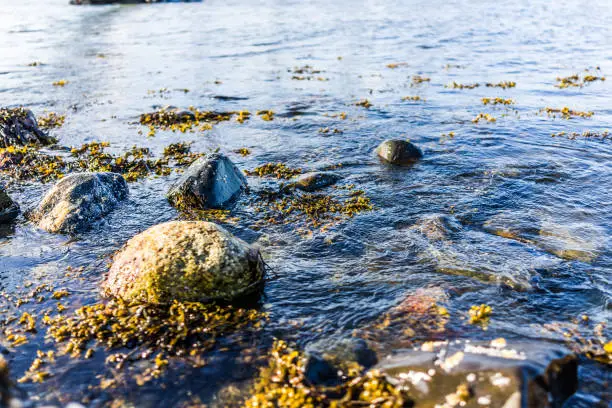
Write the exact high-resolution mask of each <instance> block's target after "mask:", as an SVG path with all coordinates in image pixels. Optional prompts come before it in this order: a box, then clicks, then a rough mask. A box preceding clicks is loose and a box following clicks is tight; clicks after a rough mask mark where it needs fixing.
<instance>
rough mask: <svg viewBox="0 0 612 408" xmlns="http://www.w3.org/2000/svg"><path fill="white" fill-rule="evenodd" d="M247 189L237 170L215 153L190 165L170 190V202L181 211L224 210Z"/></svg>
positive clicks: (230, 162) (244, 179)
mask: <svg viewBox="0 0 612 408" xmlns="http://www.w3.org/2000/svg"><path fill="white" fill-rule="evenodd" d="M246 188H247V181H246V178H245V177H244V175H243V174H242V172H241V171H240V170H239V169H238V167H236V165H235V164H234V163H233V162H232V161H231V160H230V159H229V158H228V157H227V156H225V155H223V154H220V153H216V154H213V155H210V156H207V157H202V158H200V159H198V160H196V161H195V162H194V163H193V164H191V166H189V168H188V169H187V170H185V173H184V174H183V175H182V176H181V178H180V179H179V180H177V181H176V182H175V183H174V185H172V187H171V188H170V190H169V192H168V200H169V201H170V203H171V204H172V205H173V206H175V207H177V208H179V209H207V208H225V207H227V206H228V205H230V204H231V203H232V202H233V201H234V200H235V199H236V198H237V197H238V196H239V195H240V193H241V192H242V191H244V190H245V189H246Z"/></svg>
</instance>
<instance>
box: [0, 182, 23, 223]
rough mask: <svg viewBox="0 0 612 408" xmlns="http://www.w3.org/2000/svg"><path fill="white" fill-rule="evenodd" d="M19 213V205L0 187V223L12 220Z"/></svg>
mask: <svg viewBox="0 0 612 408" xmlns="http://www.w3.org/2000/svg"><path fill="white" fill-rule="evenodd" d="M17 215H19V206H18V205H17V204H16V203H15V202H14V201H13V200H12V199H11V197H10V196H9V195H8V194H7V193H6V191H4V190H3V189H2V188H0V223H6V222H11V221H13V220H14V219H15V218H16V217H17Z"/></svg>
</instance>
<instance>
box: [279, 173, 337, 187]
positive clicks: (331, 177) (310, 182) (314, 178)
mask: <svg viewBox="0 0 612 408" xmlns="http://www.w3.org/2000/svg"><path fill="white" fill-rule="evenodd" d="M341 179H342V177H340V176H339V175H337V174H334V173H327V172H321V173H320V172H313V173H306V174H302V175H301V176H300V177H299V178H298V179H297V180H296V181H295V182H294V183H290V184H287V185H286V186H285V189H292V188H296V189H298V190H302V191H307V192H313V191H317V190H321V189H324V188H325V187H329V186H333V185H334V184H336V183H337V182H338V181H339V180H341Z"/></svg>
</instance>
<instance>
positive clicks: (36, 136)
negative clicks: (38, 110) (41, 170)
mask: <svg viewBox="0 0 612 408" xmlns="http://www.w3.org/2000/svg"><path fill="white" fill-rule="evenodd" d="M53 143H55V139H53V138H52V137H50V136H48V135H47V134H46V133H45V132H43V131H42V130H40V129H39V128H38V123H37V122H36V117H35V116H34V114H33V113H32V111H31V110H29V109H24V108H1V109H0V148H6V147H8V146H25V145H31V144H34V145H50V144H53Z"/></svg>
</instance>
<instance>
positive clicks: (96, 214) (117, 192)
mask: <svg viewBox="0 0 612 408" xmlns="http://www.w3.org/2000/svg"><path fill="white" fill-rule="evenodd" d="M127 196H128V187H127V183H126V182H125V179H124V178H123V176H121V175H120V174H116V173H76V174H71V175H69V176H67V177H65V178H63V179H62V180H60V181H59V182H58V183H57V184H56V185H55V186H54V187H53V188H51V190H49V192H48V193H47V194H46V195H45V197H44V198H43V199H42V201H41V202H40V204H39V205H38V208H36V209H35V210H34V211H32V212H31V213H30V214H28V217H29V218H30V219H31V220H32V221H34V222H36V223H37V224H38V226H39V227H40V228H42V229H44V230H46V231H49V232H54V233H77V232H82V231H85V230H87V229H89V228H90V227H91V226H92V224H93V223H94V221H96V220H98V219H100V218H102V217H103V216H105V215H106V214H108V213H109V212H111V211H112V210H113V208H115V207H116V206H117V204H118V203H119V202H120V201H122V200H124V199H125V198H126V197H127Z"/></svg>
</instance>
